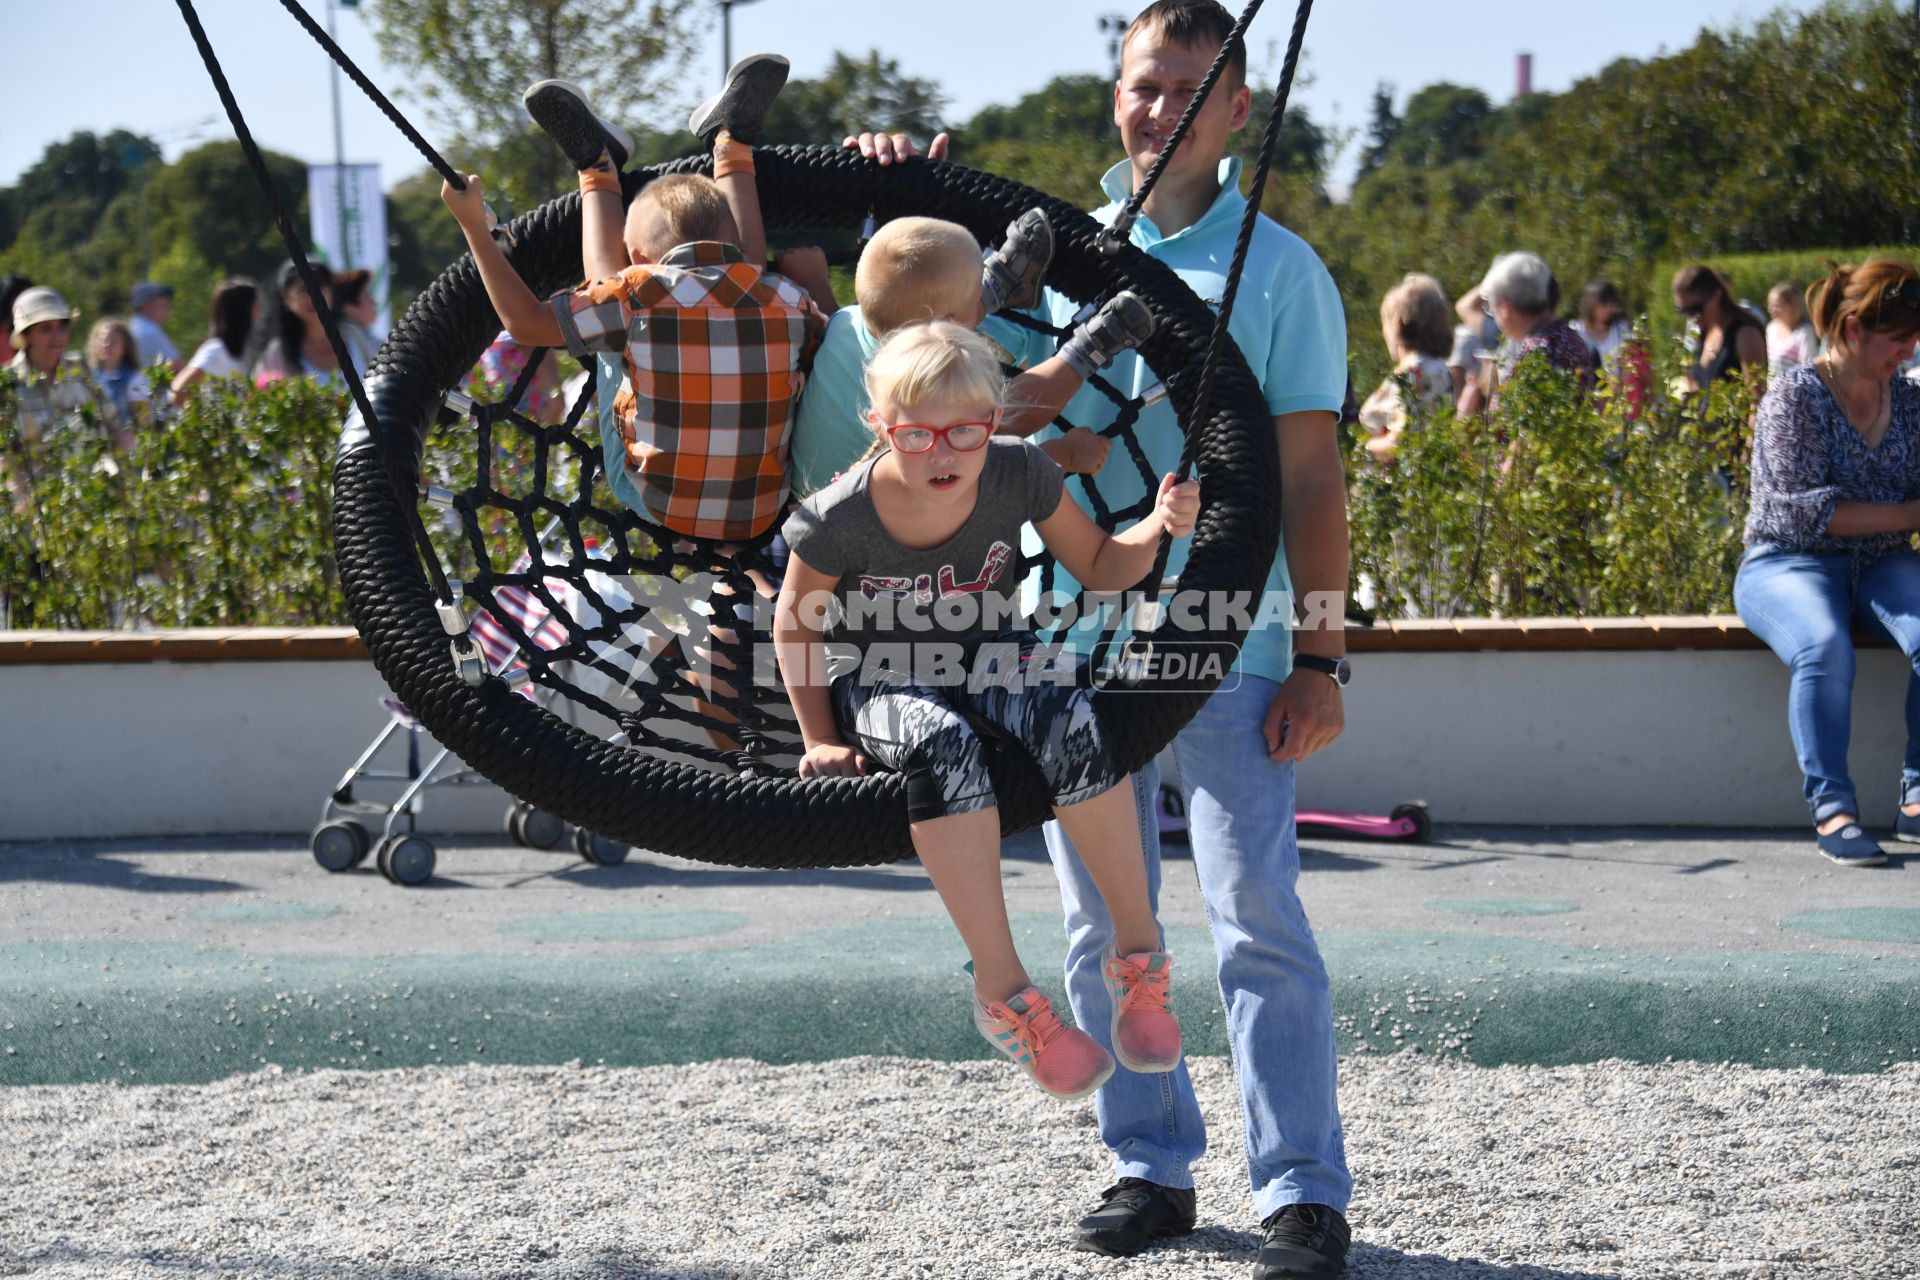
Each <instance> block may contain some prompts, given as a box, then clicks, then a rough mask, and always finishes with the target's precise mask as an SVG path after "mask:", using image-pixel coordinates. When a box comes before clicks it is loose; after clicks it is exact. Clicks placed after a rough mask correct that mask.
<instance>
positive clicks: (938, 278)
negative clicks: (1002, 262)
mask: <svg viewBox="0 0 1920 1280" xmlns="http://www.w3.org/2000/svg"><path fill="white" fill-rule="evenodd" d="M853 294H854V297H855V298H856V299H857V300H858V301H859V303H860V318H861V319H862V320H864V321H865V322H866V325H867V329H868V331H869V332H871V333H872V334H873V336H874V337H876V338H884V337H885V336H887V335H888V334H890V333H892V332H893V331H894V330H896V329H899V328H902V327H903V326H905V325H910V324H919V323H923V322H925V321H928V320H941V319H947V318H950V317H953V316H964V315H969V314H971V313H972V310H973V308H974V306H975V305H976V304H977V303H978V302H979V301H980V242H979V241H977V240H975V239H974V238H973V233H972V232H970V231H968V230H967V229H966V228H965V227H963V226H961V225H960V224H959V223H957V222H945V221H942V220H941V219H939V218H895V219H894V220H893V221H892V222H889V223H888V224H887V225H886V226H884V227H882V228H880V230H879V232H878V233H877V234H876V235H875V236H874V237H873V239H872V240H870V241H868V242H867V247H866V249H865V250H864V251H863V252H862V253H861V255H860V266H859V268H858V269H857V270H855V272H854V275H853Z"/></svg>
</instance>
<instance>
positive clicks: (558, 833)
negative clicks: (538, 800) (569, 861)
mask: <svg viewBox="0 0 1920 1280" xmlns="http://www.w3.org/2000/svg"><path fill="white" fill-rule="evenodd" d="M566 838H567V824H566V823H564V822H562V821H561V820H560V819H559V817H557V816H556V815H554V814H551V813H548V812H547V811H546V810H545V809H536V808H534V807H533V806H531V805H528V806H527V811H526V813H524V814H522V815H521V817H520V833H519V840H520V843H521V844H524V845H526V846H527V848H529V849H552V848H556V847H558V846H559V844H560V842H561V841H562V840H565V839H566Z"/></svg>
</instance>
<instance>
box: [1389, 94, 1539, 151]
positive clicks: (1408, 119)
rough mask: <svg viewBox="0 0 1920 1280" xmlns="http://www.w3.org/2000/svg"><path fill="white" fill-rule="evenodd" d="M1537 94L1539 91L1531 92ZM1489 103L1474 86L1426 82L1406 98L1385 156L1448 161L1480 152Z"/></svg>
mask: <svg viewBox="0 0 1920 1280" xmlns="http://www.w3.org/2000/svg"><path fill="white" fill-rule="evenodd" d="M1534 96H1536V97H1537V96H1540V95H1534ZM1492 115H1493V103H1492V102H1490V101H1488V100H1487V95H1486V94H1484V93H1482V92H1480V90H1478V89H1469V88H1466V87H1464V86H1462V85H1457V84H1448V83H1447V82H1445V81H1444V80H1443V81H1441V82H1439V83H1438V84H1430V85H1428V86H1427V87H1426V88H1424V89H1422V90H1420V92H1418V93H1416V94H1414V95H1413V96H1412V97H1411V98H1408V99H1407V111H1406V114H1405V115H1403V116H1402V117H1401V118H1400V126H1399V129H1398V131H1397V134H1396V136H1395V137H1394V140H1393V143H1392V145H1391V146H1390V147H1389V148H1388V150H1387V158H1388V159H1390V160H1398V161H1400V162H1402V163H1404V164H1416V165H1436V164H1452V163H1453V162H1454V161H1456V160H1471V159H1472V158H1473V157H1475V156H1477V155H1479V154H1480V152H1481V150H1482V149H1483V147H1484V144H1485V139H1486V127H1487V121H1488V119H1489V118H1490V117H1491V116H1492Z"/></svg>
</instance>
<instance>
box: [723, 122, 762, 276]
mask: <svg viewBox="0 0 1920 1280" xmlns="http://www.w3.org/2000/svg"><path fill="white" fill-rule="evenodd" d="M713 181H714V185H715V186H717V187H719V188H720V194H721V195H722V196H724V197H726V201H727V208H728V209H730V210H732V212H733V225H734V228H735V229H736V230H737V231H738V232H739V233H740V252H741V253H742V254H744V255H745V256H746V259H747V261H748V262H751V263H752V264H754V265H755V266H759V265H760V264H762V263H764V262H765V261H766V260H767V226H766V222H765V221H764V220H763V219H762V218H761V216H760V187H759V183H758V181H757V180H756V179H755V178H754V176H753V148H752V147H750V146H748V145H747V144H746V143H744V142H736V141H735V140H734V138H733V135H732V134H730V133H728V132H727V131H726V130H725V129H722V130H720V136H719V137H717V138H715V139H714V140H713Z"/></svg>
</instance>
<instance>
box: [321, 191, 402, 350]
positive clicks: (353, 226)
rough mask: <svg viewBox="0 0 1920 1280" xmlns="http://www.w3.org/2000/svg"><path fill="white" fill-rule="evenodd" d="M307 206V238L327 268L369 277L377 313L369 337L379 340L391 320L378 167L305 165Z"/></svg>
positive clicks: (384, 211)
mask: <svg viewBox="0 0 1920 1280" xmlns="http://www.w3.org/2000/svg"><path fill="white" fill-rule="evenodd" d="M307 205H308V207H309V208H310V209H311V210H312V226H311V227H310V228H309V232H308V234H309V235H310V236H311V238H312V242H313V246H314V249H315V251H316V252H317V253H318V255H319V256H320V257H322V258H325V259H326V262H327V266H328V267H330V268H332V269H333V270H334V271H354V270H358V269H359V268H361V267H365V268H366V269H367V270H369V271H371V272H373V279H372V281H371V282H369V284H368V286H367V287H368V289H369V290H370V291H371V292H372V293H373V298H374V301H375V302H376V303H378V304H379V308H380V315H379V318H378V319H377V320H375V321H374V331H373V337H374V341H376V342H380V341H384V340H385V339H386V336H387V330H388V328H389V327H391V326H392V324H393V315H392V312H391V310H390V308H389V304H388V285H389V280H388V271H387V196H386V192H384V191H382V190H381V189H380V166H379V165H377V164H350V165H345V166H339V167H336V166H334V165H330V164H314V165H308V166H307ZM343 237H344V238H343Z"/></svg>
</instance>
